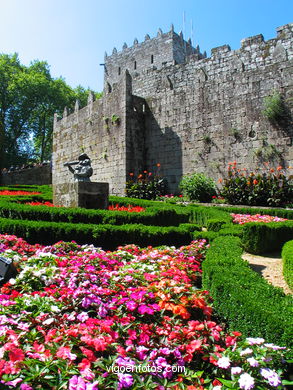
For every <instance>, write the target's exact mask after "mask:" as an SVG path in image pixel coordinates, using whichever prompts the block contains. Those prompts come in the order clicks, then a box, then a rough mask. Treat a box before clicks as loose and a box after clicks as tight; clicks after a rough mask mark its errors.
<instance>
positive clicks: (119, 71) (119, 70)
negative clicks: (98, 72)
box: [118, 66, 121, 76]
mask: <svg viewBox="0 0 293 390" xmlns="http://www.w3.org/2000/svg"><path fill="white" fill-rule="evenodd" d="M118 75H119V76H120V75H121V68H120V66H119V68H118Z"/></svg>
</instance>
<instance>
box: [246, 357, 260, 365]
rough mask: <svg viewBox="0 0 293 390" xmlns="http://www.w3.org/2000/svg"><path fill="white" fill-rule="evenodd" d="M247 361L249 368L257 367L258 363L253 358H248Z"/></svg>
mask: <svg viewBox="0 0 293 390" xmlns="http://www.w3.org/2000/svg"><path fill="white" fill-rule="evenodd" d="M247 361H248V363H249V364H250V366H251V367H258V366H259V362H258V361H257V360H256V359H255V358H253V357H251V358H248V359H247Z"/></svg>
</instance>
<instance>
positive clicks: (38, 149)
mask: <svg viewBox="0 0 293 390" xmlns="http://www.w3.org/2000/svg"><path fill="white" fill-rule="evenodd" d="M89 92H90V90H89V89H85V88H83V87H82V86H78V87H77V88H75V89H73V88H71V87H70V86H68V85H67V84H66V82H65V81H64V79H62V78H57V79H54V78H52V76H51V74H50V68H49V65H48V63H47V62H45V61H38V60H36V61H33V62H32V63H31V64H30V65H29V66H24V65H22V64H21V63H20V61H19V58H18V55H17V54H13V55H7V54H0V167H4V166H6V167H8V166H11V165H20V164H23V163H26V162H27V161H28V160H32V159H33V160H37V161H44V160H46V159H49V158H50V155H51V148H52V132H53V117H54V113H55V112H56V113H57V114H61V113H62V111H63V110H64V107H65V106H67V107H68V108H72V107H73V106H74V104H75V101H76V100H77V99H78V100H79V101H80V104H81V106H84V105H86V102H87V98H88V94H89ZM95 95H96V97H99V94H95Z"/></svg>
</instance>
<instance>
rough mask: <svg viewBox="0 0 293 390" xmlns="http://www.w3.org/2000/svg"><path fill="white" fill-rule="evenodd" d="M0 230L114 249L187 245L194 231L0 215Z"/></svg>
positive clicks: (29, 238) (45, 240)
mask: <svg viewBox="0 0 293 390" xmlns="http://www.w3.org/2000/svg"><path fill="white" fill-rule="evenodd" d="M0 231H1V232H2V233H7V234H15V235H17V236H19V237H23V238H24V239H25V240H27V241H28V242H30V243H40V244H45V245H49V244H50V245H51V244H52V243H54V242H57V241H61V240H62V241H72V240H73V241H76V242H78V243H79V244H93V245H95V246H100V247H102V248H103V249H109V250H113V249H115V248H116V247H117V246H119V245H124V244H137V245H139V246H142V247H144V246H148V245H152V246H159V245H175V246H180V245H186V244H189V243H190V241H191V240H192V235H193V232H192V231H190V229H189V228H186V227H184V225H183V226H182V227H180V226H179V227H174V226H171V227H162V226H145V225H139V224H131V225H130V224H128V225H123V226H121V225H120V226H114V225H109V224H103V225H93V224H82V223H79V224H73V223H64V222H47V221H29V220H17V219H7V218H0Z"/></svg>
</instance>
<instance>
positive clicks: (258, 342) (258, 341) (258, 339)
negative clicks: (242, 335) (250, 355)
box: [246, 337, 265, 345]
mask: <svg viewBox="0 0 293 390" xmlns="http://www.w3.org/2000/svg"><path fill="white" fill-rule="evenodd" d="M246 341H247V342H248V344H250V345H254V344H256V345H261V344H263V343H264V342H265V340H264V339H263V338H261V337H256V338H253V337H247V338H246Z"/></svg>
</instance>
